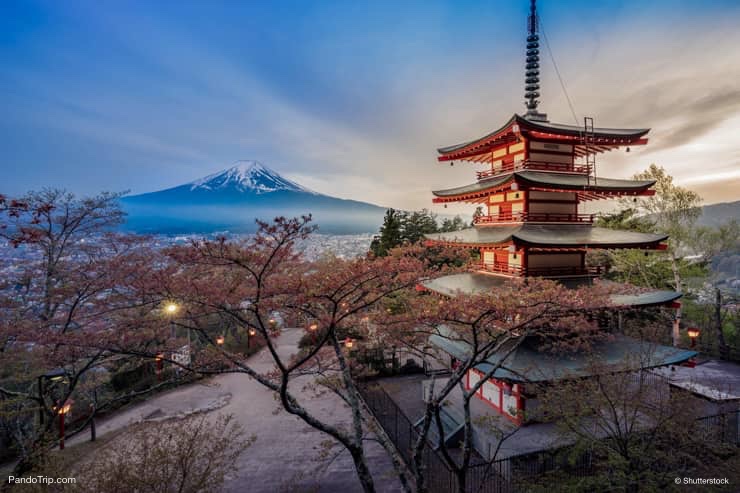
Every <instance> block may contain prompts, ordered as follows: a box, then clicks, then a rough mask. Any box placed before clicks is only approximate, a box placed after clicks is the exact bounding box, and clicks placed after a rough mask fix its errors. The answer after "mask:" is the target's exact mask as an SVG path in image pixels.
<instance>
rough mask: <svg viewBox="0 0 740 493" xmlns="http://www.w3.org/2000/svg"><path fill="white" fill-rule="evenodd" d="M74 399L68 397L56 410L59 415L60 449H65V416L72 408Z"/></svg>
mask: <svg viewBox="0 0 740 493" xmlns="http://www.w3.org/2000/svg"><path fill="white" fill-rule="evenodd" d="M72 402H73V401H72V399H67V400H66V401H65V402H64V404H62V405H61V406H59V407H58V408H57V409H55V410H56V412H57V414H58V415H59V450H64V416H66V415H67V413H69V412H70V411H71V410H72Z"/></svg>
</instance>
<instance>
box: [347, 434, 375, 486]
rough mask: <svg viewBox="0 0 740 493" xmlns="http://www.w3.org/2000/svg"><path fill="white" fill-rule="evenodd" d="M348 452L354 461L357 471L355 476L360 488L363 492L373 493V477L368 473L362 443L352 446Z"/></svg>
mask: <svg viewBox="0 0 740 493" xmlns="http://www.w3.org/2000/svg"><path fill="white" fill-rule="evenodd" d="M350 453H351V454H352V461H353V462H354V463H355V470H356V471H357V477H358V479H359V480H360V484H361V485H362V490H363V491H364V492H365V493H375V484H374V482H373V477H372V475H371V474H370V469H369V468H368V467H367V462H366V461H365V454H364V452H363V450H362V445H360V447H359V448H353V449H352V450H350Z"/></svg>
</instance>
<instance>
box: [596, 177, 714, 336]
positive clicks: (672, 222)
mask: <svg viewBox="0 0 740 493" xmlns="http://www.w3.org/2000/svg"><path fill="white" fill-rule="evenodd" d="M632 178H633V179H635V180H653V181H655V185H654V189H655V194H654V195H651V196H646V197H639V198H623V199H620V204H621V206H622V209H623V210H622V211H621V212H619V213H617V214H616V215H612V216H611V217H607V218H606V219H602V221H601V222H602V223H606V224H607V227H608V225H609V224H611V225H612V226H615V227H619V226H621V227H624V226H627V228H628V229H635V230H637V231H643V232H645V231H650V229H652V230H653V232H656V233H663V234H667V235H668V236H669V239H668V250H667V252H666V253H667V256H666V257H665V258H666V259H667V264H668V266H669V268H670V278H663V279H665V284H667V285H669V286H670V287H671V288H673V289H675V290H676V291H678V292H679V293H682V292H684V291H685V276H684V275H683V273H684V272H685V270H686V268H690V263H688V262H686V260H685V259H684V257H685V256H686V255H688V254H689V253H690V252H691V251H692V247H694V246H695V240H696V221H697V220H698V219H699V216H700V215H701V208H700V204H701V202H702V199H701V197H700V196H699V194H697V193H696V192H693V191H691V190H688V189H687V188H684V187H681V186H679V185H676V184H675V183H673V177H672V176H671V175H669V174H668V173H667V172H666V171H665V169H664V168H663V167H661V166H657V165H655V164H651V165H650V166H649V167H648V169H647V170H645V171H643V172H642V173H637V174H635V175H634V176H633V177H632ZM651 223H652V224H654V228H650V227H649V225H650V224H651ZM610 255H611V256H612V257H611V261H612V264H614V265H619V264H620V263H622V264H627V265H629V266H631V267H630V269H629V271H632V272H637V273H639V274H640V276H641V277H643V281H645V283H650V284H652V283H656V280H655V279H653V280H652V281H650V280H649V276H646V275H645V273H644V272H643V271H644V269H653V270H652V272H653V273H654V272H655V270H654V269H655V268H656V267H657V268H659V269H660V268H662V262H661V261H655V260H654V259H652V258H651V256H650V255H648V256H646V257H643V261H642V262H643V263H642V265H640V263H641V262H640V259H639V257H638V256H637V255H636V253H635V252H629V253H625V252H618V253H612V254H610ZM651 264H652V265H651ZM661 277H662V276H658V279H660V278H661ZM657 283H658V284H662V282H661V281H660V280H657ZM652 287H659V286H652ZM680 324H681V309H680V308H678V309H677V311H676V319H675V321H674V324H673V344H674V345H678V343H679V341H680V332H679V328H680Z"/></svg>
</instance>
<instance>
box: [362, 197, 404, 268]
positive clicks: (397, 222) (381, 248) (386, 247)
mask: <svg viewBox="0 0 740 493" xmlns="http://www.w3.org/2000/svg"><path fill="white" fill-rule="evenodd" d="M404 216H405V213H404V212H401V211H397V210H395V209H388V210H387V211H386V212H385V217H384V218H383V225H382V226H381V227H380V235H379V236H376V237H375V238H373V241H372V243H371V244H370V251H371V252H372V253H373V254H374V255H375V256H376V257H385V256H386V255H388V252H389V251H390V250H391V249H392V248H395V247H397V246H399V245H401V243H402V242H403V222H404Z"/></svg>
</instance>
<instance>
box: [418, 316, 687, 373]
mask: <svg viewBox="0 0 740 493" xmlns="http://www.w3.org/2000/svg"><path fill="white" fill-rule="evenodd" d="M437 331H438V333H437V334H433V335H431V336H430V337H429V342H431V343H432V344H434V345H435V346H437V347H438V348H440V349H441V350H443V351H445V352H446V353H448V354H450V355H452V356H454V357H455V358H457V359H460V360H463V361H464V360H466V359H467V358H468V357H469V355H470V344H469V343H468V342H467V341H465V340H464V339H462V338H461V337H460V336H458V335H457V334H455V333H454V331H452V330H451V329H450V328H449V327H447V326H444V325H443V326H439V327H437ZM516 342H517V341H514V340H512V341H510V343H509V347H511V345H513V344H515V343H516ZM507 353H509V351H508V350H507V347H502V348H501V349H500V350H499V351H497V352H496V353H495V354H493V355H491V356H490V357H488V358H487V359H486V361H485V362H482V363H479V364H478V365H476V366H475V368H476V369H477V370H479V371H481V372H483V373H488V372H489V371H491V370H492V369H493V368H494V367H495V366H496V365H498V364H499V363H501V361H502V359H503V358H504V357H505V356H506V355H507ZM696 355H697V353H696V351H688V350H685V349H679V348H675V347H670V346H663V345H661V344H655V343H652V342H648V341H639V340H637V339H633V338H631V337H627V336H624V335H614V336H612V338H611V340H608V341H599V342H596V343H594V344H592V352H591V353H586V352H573V353H568V354H553V353H547V352H542V351H540V350H538V348H537V347H536V343H535V339H534V338H528V339H527V340H525V341H524V342H522V343H521V345H520V346H519V347H517V348H516V349H514V350H513V352H511V354H509V356H508V357H506V359H505V360H504V361H503V364H502V366H501V368H498V369H497V370H496V371H494V373H493V375H492V377H493V378H496V379H500V380H507V381H510V382H521V383H526V382H548V381H553V380H562V379H572V378H581V377H588V376H591V375H593V373H594V372H593V366H592V363H593V361H594V358H596V359H597V360H598V366H599V368H601V369H603V370H604V371H609V372H611V371H614V370H615V369H616V370H618V371H619V370H622V371H630V370H637V369H640V368H641V369H648V368H657V367H661V366H667V365H675V364H679V363H683V362H684V361H687V360H689V359H691V358H693V357H694V356H696Z"/></svg>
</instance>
